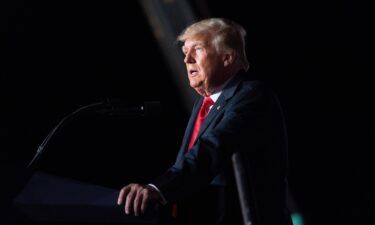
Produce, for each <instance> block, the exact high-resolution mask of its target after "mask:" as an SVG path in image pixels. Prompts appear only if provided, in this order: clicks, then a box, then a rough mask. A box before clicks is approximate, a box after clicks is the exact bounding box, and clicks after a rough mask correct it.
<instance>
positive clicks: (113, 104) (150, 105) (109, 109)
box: [28, 99, 161, 169]
mask: <svg viewBox="0 0 375 225" xmlns="http://www.w3.org/2000/svg"><path fill="white" fill-rule="evenodd" d="M93 109H96V110H95V112H97V113H103V114H108V115H110V116H119V115H127V116H139V115H143V116H145V115H148V116H155V115H158V114H159V113H160V112H161V106H160V102H156V101H154V102H144V104H143V105H141V106H138V107H126V106H124V105H123V104H121V102H120V101H113V100H110V99H106V100H105V101H102V102H97V103H93V104H90V105H86V106H82V107H80V108H79V109H77V110H75V111H74V112H72V113H70V114H69V115H67V116H65V117H64V118H63V119H62V120H61V121H60V122H59V123H58V124H57V125H56V126H55V127H54V128H53V129H52V130H51V131H50V132H49V134H48V135H47V137H46V138H45V139H44V140H43V142H42V143H41V144H40V145H39V147H38V149H37V151H36V153H35V155H34V157H33V159H32V160H31V161H30V163H29V165H28V168H32V169H34V168H35V165H36V162H37V161H38V160H39V158H40V156H41V155H42V153H43V152H44V151H45V149H46V146H47V144H48V142H49V141H50V140H51V138H52V137H53V136H54V134H55V133H56V132H57V131H59V130H60V129H61V128H62V127H63V126H64V125H65V124H66V122H67V121H70V120H72V119H74V118H75V117H77V116H78V115H79V114H81V113H82V112H88V111H91V110H93Z"/></svg>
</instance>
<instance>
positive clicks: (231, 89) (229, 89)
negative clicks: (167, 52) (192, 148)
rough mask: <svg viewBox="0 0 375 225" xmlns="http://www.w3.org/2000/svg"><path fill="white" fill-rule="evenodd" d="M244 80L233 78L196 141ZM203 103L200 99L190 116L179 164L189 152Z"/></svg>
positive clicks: (203, 125) (237, 76)
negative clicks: (188, 148) (189, 144)
mask: <svg viewBox="0 0 375 225" xmlns="http://www.w3.org/2000/svg"><path fill="white" fill-rule="evenodd" d="M242 79H243V76H242V75H241V74H238V75H236V76H235V77H233V79H232V80H231V81H230V82H229V83H228V84H227V85H226V86H225V87H224V89H223V91H222V93H221V95H220V97H219V99H218V100H217V101H216V102H215V104H214V105H213V106H212V108H211V110H210V112H209V113H208V115H207V118H206V120H205V121H204V123H203V124H202V127H201V129H200V131H199V133H198V136H197V138H196V140H198V138H199V137H200V136H201V135H202V134H203V133H204V132H205V131H206V129H207V127H208V126H209V125H210V124H211V122H212V121H213V119H214V118H215V117H216V116H217V115H218V114H219V113H220V112H221V111H223V109H224V107H225V105H226V104H227V102H228V101H229V99H230V98H231V97H232V96H233V95H234V92H235V90H236V89H237V86H238V85H239V83H240V82H241V80H242ZM202 103H203V98H202V97H200V98H199V100H198V101H197V102H196V103H195V105H194V108H193V111H192V114H191V116H190V119H189V122H188V125H187V128H186V131H185V134H184V138H183V141H182V144H181V148H180V151H179V153H178V156H177V160H176V162H177V163H178V162H179V161H180V160H182V159H183V156H184V154H185V152H186V150H187V147H188V143H189V140H190V136H191V133H192V131H193V127H194V124H195V119H196V117H197V115H198V112H199V109H200V107H201V105H202Z"/></svg>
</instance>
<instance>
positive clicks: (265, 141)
mask: <svg viewBox="0 0 375 225" xmlns="http://www.w3.org/2000/svg"><path fill="white" fill-rule="evenodd" d="M245 35H246V32H245V30H244V29H243V28H242V27H241V26H240V25H238V24H236V23H234V22H232V21H229V20H226V19H217V18H212V19H206V20H202V21H200V22H197V23H195V24H193V25H191V26H189V27H188V28H187V29H186V30H185V31H184V32H183V33H182V34H181V35H180V36H179V37H178V39H179V40H180V41H182V42H183V43H184V45H183V47H182V51H183V53H184V54H185V59H184V62H185V64H186V68H187V73H188V78H189V81H190V86H191V87H192V88H193V89H195V90H196V91H197V92H198V93H199V94H200V95H201V96H202V97H201V98H199V99H198V100H197V101H196V103H195V105H194V108H193V112H192V115H191V118H190V121H189V123H188V126H187V129H186V132H185V136H184V139H183V143H182V146H181V149H180V151H179V153H178V156H177V160H176V163H175V164H174V165H173V166H172V167H171V168H170V169H169V170H167V171H166V173H165V174H163V175H161V176H160V177H158V178H156V179H154V180H153V181H152V182H151V184H148V185H141V184H130V185H127V186H126V187H124V188H123V189H122V190H121V192H120V195H119V198H118V204H124V205H125V212H126V213H127V214H135V215H140V214H141V213H143V212H144V210H145V209H146V207H147V206H148V205H149V202H151V201H159V202H161V203H162V204H165V203H175V202H177V218H178V221H179V222H180V223H182V224H198V223H205V224H242V221H241V210H240V207H239V206H240V205H239V200H238V195H237V192H236V185H235V184H236V183H235V179H234V175H233V168H232V163H231V156H232V154H233V153H234V152H241V153H243V155H245V156H246V157H247V159H248V162H249V167H248V170H249V171H248V172H249V175H250V177H251V180H252V187H251V189H252V193H253V194H254V195H253V197H254V198H253V199H252V201H254V203H255V204H253V205H254V207H256V209H254V211H255V212H256V217H257V221H258V223H261V224H259V225H268V224H270V225H271V224H272V225H277V224H280V225H281V224H283V225H286V224H290V218H289V215H288V214H287V212H286V204H285V194H286V173H287V172H286V170H287V167H286V162H287V140H286V132H285V126H284V121H283V116H282V112H281V109H280V106H279V103H278V101H277V99H276V97H275V96H274V94H273V93H272V91H270V90H269V88H267V87H266V86H265V85H264V84H263V83H261V82H259V81H254V80H252V79H251V76H249V75H247V74H245V73H244V71H247V70H248V67H249V64H248V61H247V59H246V54H245V41H244V39H245ZM175 210H176V209H175ZM257 225H258V224H257Z"/></svg>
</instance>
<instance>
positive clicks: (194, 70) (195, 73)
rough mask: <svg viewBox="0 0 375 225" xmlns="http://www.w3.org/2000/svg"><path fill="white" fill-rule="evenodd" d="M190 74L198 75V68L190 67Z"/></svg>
mask: <svg viewBox="0 0 375 225" xmlns="http://www.w3.org/2000/svg"><path fill="white" fill-rule="evenodd" d="M189 74H190V75H191V76H196V75H198V70H196V69H190V70H189Z"/></svg>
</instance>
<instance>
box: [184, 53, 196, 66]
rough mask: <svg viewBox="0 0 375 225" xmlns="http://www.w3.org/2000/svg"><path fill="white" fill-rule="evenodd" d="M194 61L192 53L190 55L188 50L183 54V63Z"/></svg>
mask: <svg viewBox="0 0 375 225" xmlns="http://www.w3.org/2000/svg"><path fill="white" fill-rule="evenodd" d="M194 62H195V61H194V58H193V57H192V55H191V53H190V52H188V53H186V55H185V58H184V63H186V64H187V63H194Z"/></svg>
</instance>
